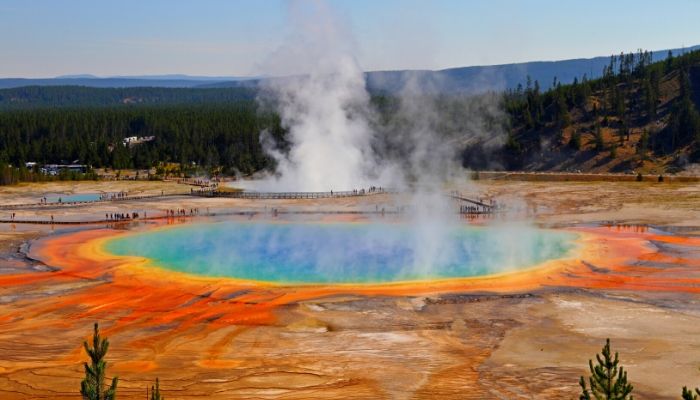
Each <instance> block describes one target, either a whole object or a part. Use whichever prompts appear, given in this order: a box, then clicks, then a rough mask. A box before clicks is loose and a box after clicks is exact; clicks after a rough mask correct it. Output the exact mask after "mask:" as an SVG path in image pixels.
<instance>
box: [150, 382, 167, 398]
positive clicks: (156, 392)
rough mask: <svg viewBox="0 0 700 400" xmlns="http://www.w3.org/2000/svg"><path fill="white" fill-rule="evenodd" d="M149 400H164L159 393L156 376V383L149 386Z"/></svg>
mask: <svg viewBox="0 0 700 400" xmlns="http://www.w3.org/2000/svg"><path fill="white" fill-rule="evenodd" d="M151 400H165V397H163V396H161V395H160V382H159V381H158V378H156V385H155V386H151Z"/></svg>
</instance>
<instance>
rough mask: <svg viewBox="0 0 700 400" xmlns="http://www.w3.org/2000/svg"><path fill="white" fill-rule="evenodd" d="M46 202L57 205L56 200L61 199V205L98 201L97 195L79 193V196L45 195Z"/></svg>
mask: <svg viewBox="0 0 700 400" xmlns="http://www.w3.org/2000/svg"><path fill="white" fill-rule="evenodd" d="M45 197H46V201H47V202H48V203H58V199H61V202H62V203H71V202H78V201H97V200H99V199H100V194H99V193H80V194H67V195H61V194H49V195H46V196H45Z"/></svg>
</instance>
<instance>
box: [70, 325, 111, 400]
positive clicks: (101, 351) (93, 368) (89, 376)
mask: <svg viewBox="0 0 700 400" xmlns="http://www.w3.org/2000/svg"><path fill="white" fill-rule="evenodd" d="M83 346H84V347H85V351H86V352H87V354H88V356H90V364H88V363H85V379H83V381H82V382H81V383H80V394H81V395H82V396H83V400H114V399H115V398H116V395H117V382H118V380H119V379H118V378H117V377H114V378H112V384H111V385H110V387H108V388H105V383H104V380H105V372H106V370H107V363H106V362H105V360H104V357H105V355H107V350H108V349H109V341H108V340H107V339H103V338H101V337H100V329H99V327H98V326H97V323H95V330H94V333H93V335H92V348H91V347H90V345H89V344H88V342H87V341H85V342H83Z"/></svg>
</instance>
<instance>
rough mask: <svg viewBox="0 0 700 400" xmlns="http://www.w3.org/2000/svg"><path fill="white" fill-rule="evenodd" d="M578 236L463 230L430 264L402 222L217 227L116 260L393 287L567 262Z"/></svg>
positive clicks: (220, 273)
mask: <svg viewBox="0 0 700 400" xmlns="http://www.w3.org/2000/svg"><path fill="white" fill-rule="evenodd" d="M576 236H577V235H576V234H573V233H569V232H560V231H552V230H545V229H536V228H531V227H521V228H513V227H509V228H498V227H473V226H459V227H454V228H451V229H449V230H448V231H447V232H446V234H445V235H444V237H441V238H439V239H440V242H439V243H437V246H435V245H432V246H429V247H430V248H432V249H435V251H434V254H430V255H429V257H428V258H427V259H430V260H431V261H430V264H429V265H423V264H422V263H421V262H419V261H418V260H425V259H426V257H425V254H420V253H421V251H422V249H423V248H424V246H423V245H424V243H421V241H424V240H425V237H424V236H420V237H419V236H417V235H416V234H415V233H414V231H413V230H412V229H411V227H410V226H408V225H405V224H402V223H393V224H384V223H296V222H280V223H278V222H217V223H202V224H191V225H182V226H177V227H170V228H163V229H155V230H151V231H144V232H136V233H130V234H126V235H122V236H118V237H115V238H113V239H110V240H108V241H107V242H106V243H105V245H104V246H105V247H104V249H105V250H106V251H107V252H109V253H112V254H114V255H119V256H137V257H143V258H145V259H147V260H148V261H149V262H150V265H153V266H156V267H160V268H165V269H170V270H173V271H178V272H184V273H189V274H196V275H204V276H211V277H229V278H236V279H243V280H252V281H267V282H273V283H281V284H288V283H297V284H311V283H390V282H399V281H419V280H436V279H449V278H464V277H477V276H484V275H491V274H498V273H503V272H509V271H513V270H517V269H523V268H528V267H532V266H534V265H537V264H539V263H542V262H544V261H548V260H551V259H555V258H561V257H565V256H567V254H568V253H569V252H570V251H571V250H572V249H573V248H574V243H573V241H574V239H575V238H576Z"/></svg>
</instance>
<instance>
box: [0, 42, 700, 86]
mask: <svg viewBox="0 0 700 400" xmlns="http://www.w3.org/2000/svg"><path fill="white" fill-rule="evenodd" d="M696 49H700V45H696V46H692V47H689V48H683V49H671V50H668V49H667V50H657V51H654V52H653V61H658V60H662V59H664V58H666V56H667V54H668V52H669V51H671V52H672V53H673V54H674V55H678V54H682V53H683V52H689V51H692V50H696ZM616 55H617V54H616ZM609 62H610V56H601V57H594V58H588V59H583V58H581V59H570V60H561V61H532V62H525V63H513V64H502V65H488V66H472V67H458V68H448V69H442V70H435V71H433V70H396V71H370V72H366V73H365V79H366V84H367V88H368V90H370V91H371V92H373V93H387V94H395V93H398V92H400V91H401V90H403V88H405V87H407V86H410V85H417V86H418V87H420V89H421V92H422V93H445V94H456V93H460V94H476V93H483V92H487V91H502V90H507V89H515V88H517V86H518V85H523V86H525V83H526V80H527V77H528V76H529V77H530V78H531V80H532V82H533V83H534V82H535V81H538V82H539V85H540V88H542V89H543V90H545V89H547V88H549V87H551V85H552V83H553V81H554V78H555V77H556V78H557V82H561V83H562V84H567V83H571V82H573V81H574V79H575V78H578V79H581V78H582V77H583V75H584V74H585V75H586V76H587V77H588V78H589V79H592V78H597V77H600V76H601V75H602V71H603V67H604V66H606V65H608V64H609ZM264 79H268V78H260V77H225V76H219V77H208V76H190V75H183V74H169V75H142V76H111V77H97V76H94V75H89V74H79V75H65V76H59V77H56V78H36V79H33V78H2V79H0V89H8V88H17V87H24V86H85V87H94V88H135V87H154V88H231V87H244V88H254V87H256V86H258V85H259V84H260V83H261V82H262V81H263V80H264ZM269 79H282V78H269Z"/></svg>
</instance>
